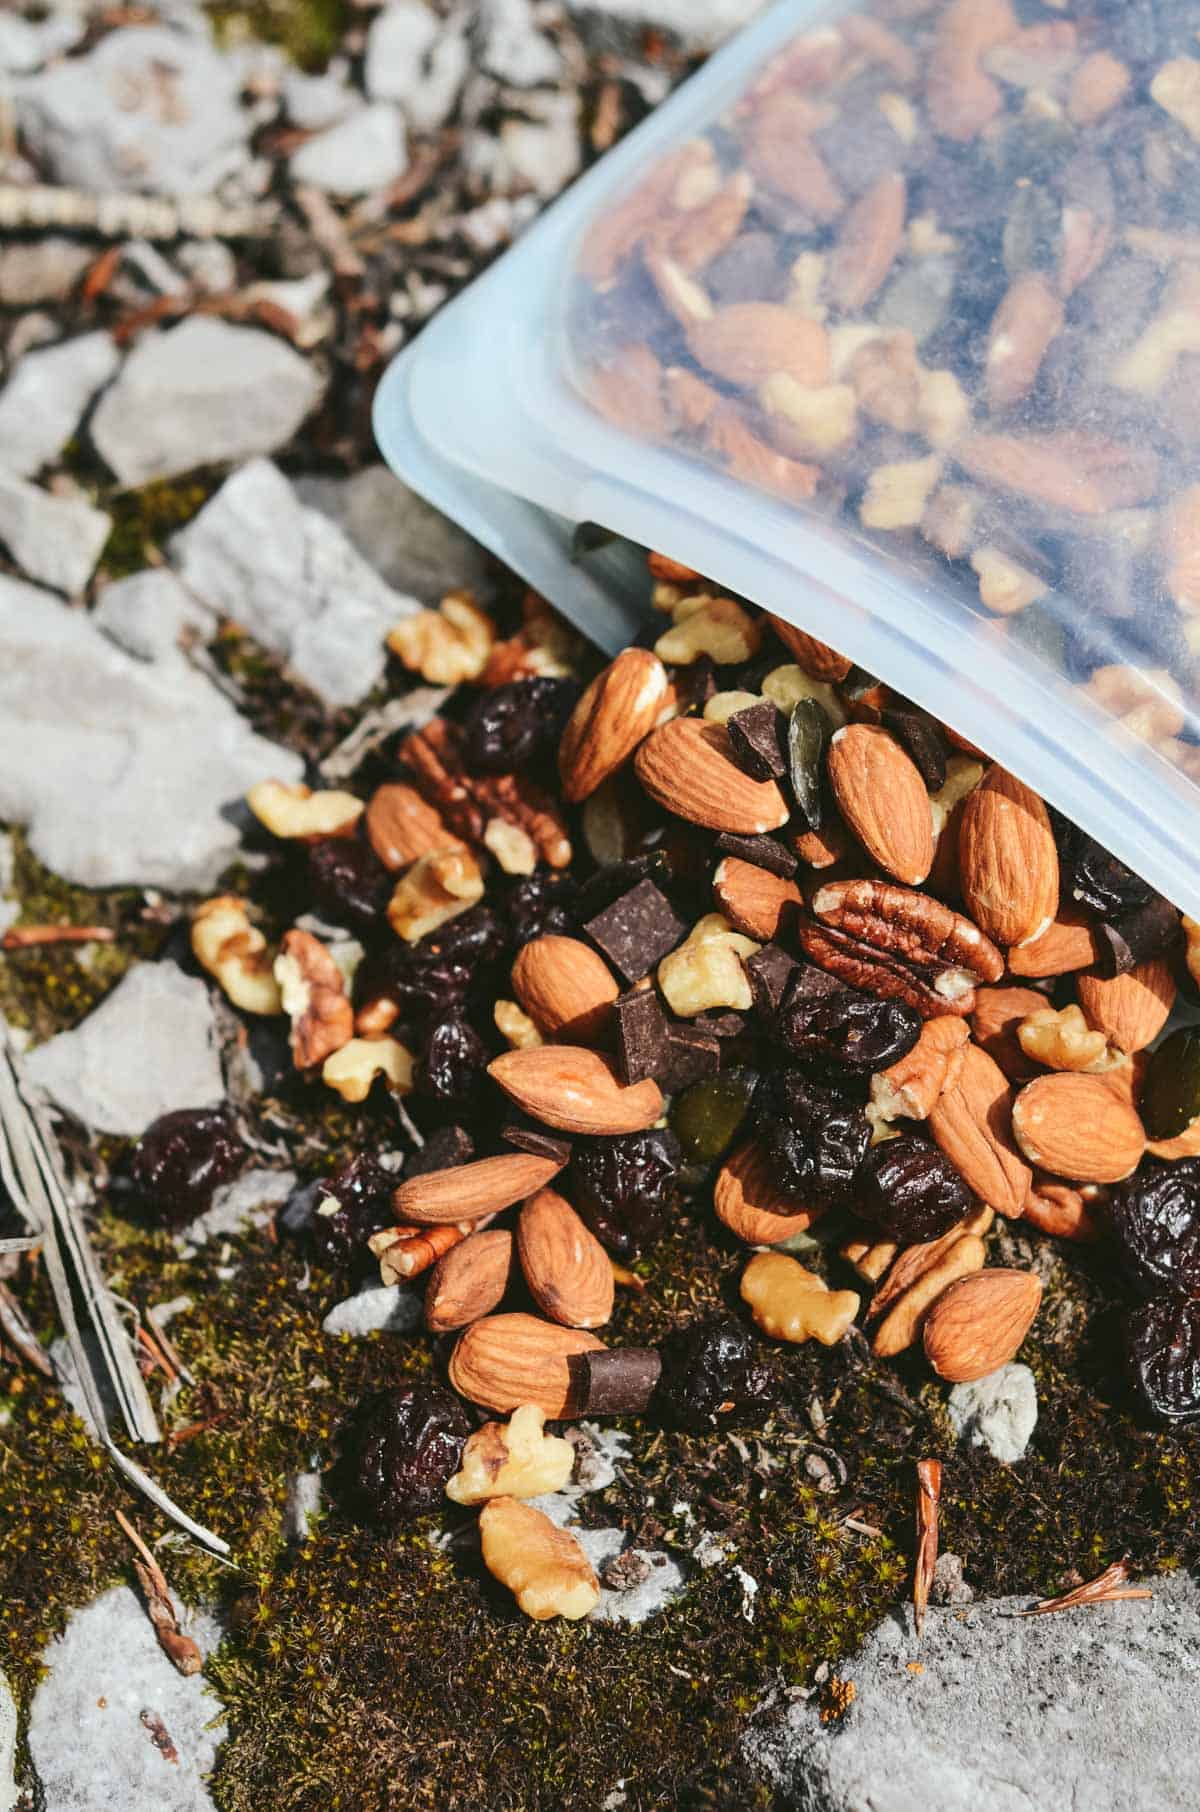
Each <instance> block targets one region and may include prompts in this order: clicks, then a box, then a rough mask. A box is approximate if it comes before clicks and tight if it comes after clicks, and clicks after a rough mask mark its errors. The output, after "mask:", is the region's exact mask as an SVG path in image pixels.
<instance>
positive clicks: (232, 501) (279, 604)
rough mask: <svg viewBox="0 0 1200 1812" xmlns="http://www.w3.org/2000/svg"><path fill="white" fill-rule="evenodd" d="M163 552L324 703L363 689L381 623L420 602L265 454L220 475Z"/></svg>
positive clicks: (346, 700) (376, 673) (342, 701)
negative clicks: (303, 497) (383, 574)
mask: <svg viewBox="0 0 1200 1812" xmlns="http://www.w3.org/2000/svg"><path fill="white" fill-rule="evenodd" d="M170 553H171V558H172V559H173V561H174V562H175V565H176V567H177V569H178V571H179V574H180V576H181V578H182V579H183V580H184V583H185V584H186V585H187V586H188V587H189V588H190V589H191V590H192V591H193V592H195V593H196V595H197V596H198V597H201V598H203V599H204V600H205V602H206V603H208V604H210V605H211V606H212V608H213V609H215V610H217V611H220V612H221V613H222V614H223V615H227V616H230V617H233V618H234V619H235V620H236V621H237V622H239V623H240V624H241V625H242V626H243V628H245V629H246V630H248V631H249V633H250V634H251V635H252V636H254V637H255V639H256V640H257V641H259V642H261V643H262V645H263V647H264V648H269V649H270V650H271V651H272V652H273V653H276V654H279V655H282V656H283V657H284V658H285V659H286V661H287V662H288V664H289V666H290V667H291V669H292V671H293V673H294V674H295V675H296V677H297V678H298V679H301V680H303V681H304V683H305V684H306V685H307V686H310V687H311V688H312V690H313V691H314V692H316V693H317V694H318V696H319V697H320V698H322V699H324V701H325V702H326V704H329V705H335V706H336V705H352V704H357V703H358V701H359V700H360V699H361V698H363V697H365V695H366V694H367V693H368V692H369V691H370V690H371V688H372V687H373V686H374V685H375V684H376V683H377V682H378V681H379V679H380V678H381V677H382V675H383V670H384V662H385V649H384V639H385V637H386V635H387V632H388V630H389V629H390V628H391V627H392V626H393V625H394V624H395V623H396V622H398V621H399V619H400V618H401V617H403V616H406V615H408V614H410V613H411V612H412V611H414V610H416V609H417V608H418V606H417V602H416V600H415V599H413V598H409V597H405V596H403V595H401V594H400V593H399V592H396V591H393V590H392V588H391V586H389V585H386V584H385V583H384V581H383V580H382V579H381V578H380V577H379V576H378V574H377V573H375V572H373V571H372V569H371V568H370V567H369V566H368V565H367V563H366V561H365V560H363V559H362V557H361V556H360V555H359V554H358V553H356V552H355V550H354V548H353V547H352V546H351V544H350V542H349V541H348V540H347V538H346V536H345V535H343V534H342V532H341V530H340V529H338V528H335V527H334V525H333V524H332V523H331V522H329V521H328V520H327V519H326V518H325V517H324V516H321V515H319V514H318V512H317V511H316V510H310V509H306V508H305V507H304V505H303V504H302V503H301V501H300V498H299V497H298V496H297V494H296V492H295V490H294V489H293V488H292V486H291V485H290V484H289V483H288V481H287V479H286V478H285V477H284V476H283V474H282V473H281V472H280V471H279V470H278V468H277V467H276V466H273V465H272V464H271V463H270V461H269V460H265V459H259V460H253V461H251V463H250V464H249V465H246V466H243V467H242V469H241V470H240V471H239V472H235V473H234V475H233V477H232V478H229V479H227V480H226V481H225V483H224V484H223V485H222V487H221V489H220V490H219V491H218V492H217V494H216V496H215V497H214V498H212V499H211V501H210V502H209V503H207V504H206V505H205V506H204V508H203V509H202V510H201V511H200V514H199V515H198V516H197V517H196V519H195V521H194V522H190V523H189V524H188V526H187V527H186V528H185V529H182V530H181V531H180V533H179V534H178V535H176V536H175V538H174V540H173V541H172V543H171V548H170Z"/></svg>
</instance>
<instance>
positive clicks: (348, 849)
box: [308, 837, 393, 937]
mask: <svg viewBox="0 0 1200 1812" xmlns="http://www.w3.org/2000/svg"><path fill="white" fill-rule="evenodd" d="M308 881H309V886H310V887H311V889H312V897H313V903H314V904H315V906H316V908H317V910H318V912H319V913H320V914H321V916H322V918H325V919H328V920H329V922H330V923H331V924H333V925H344V926H345V928H346V930H347V931H354V932H357V933H358V934H359V936H361V937H370V936H372V934H373V933H374V932H376V931H378V930H379V929H380V927H381V926H382V924H383V915H384V910H385V908H386V906H387V903H388V897H389V895H390V893H391V891H392V886H393V881H392V876H391V875H390V874H389V873H388V871H387V869H386V868H385V867H384V866H383V863H382V862H381V861H380V860H379V857H378V856H377V855H376V854H375V851H374V850H373V849H372V848H371V846H370V844H369V843H358V842H356V841H355V840H354V839H353V838H351V837H324V838H322V840H321V841H320V842H319V843H311V844H310V845H309V849H308Z"/></svg>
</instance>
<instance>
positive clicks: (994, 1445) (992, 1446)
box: [946, 1365, 1038, 1466]
mask: <svg viewBox="0 0 1200 1812" xmlns="http://www.w3.org/2000/svg"><path fill="white" fill-rule="evenodd" d="M946 1410H947V1413H948V1414H949V1417H950V1421H951V1423H952V1425H953V1428H954V1432H955V1434H956V1435H957V1436H958V1438H959V1440H960V1441H967V1442H969V1443H970V1445H971V1446H972V1447H986V1448H987V1450H988V1452H989V1453H991V1454H994V1455H995V1457H996V1459H998V1460H1003V1461H1004V1462H1005V1463H1006V1464H1007V1465H1010V1466H1011V1465H1013V1464H1014V1463H1015V1462H1016V1461H1017V1460H1019V1459H1021V1458H1022V1457H1023V1456H1024V1453H1025V1449H1026V1448H1027V1447H1028V1446H1029V1442H1030V1439H1031V1438H1032V1435H1033V1431H1034V1429H1035V1428H1036V1427H1037V1419H1038V1399H1037V1384H1036V1383H1035V1381H1034V1376H1033V1373H1032V1372H1031V1371H1030V1369H1029V1367H1028V1366H1027V1365H1002V1366H1001V1367H1000V1369H999V1371H995V1372H989V1374H988V1376H987V1377H986V1378H977V1379H976V1380H975V1382H974V1383H973V1384H956V1385H955V1386H954V1389H953V1390H952V1391H951V1392H950V1395H949V1397H948V1399H947V1401H946Z"/></svg>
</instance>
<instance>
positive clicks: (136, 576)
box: [92, 567, 216, 661]
mask: <svg viewBox="0 0 1200 1812" xmlns="http://www.w3.org/2000/svg"><path fill="white" fill-rule="evenodd" d="M92 621H93V622H94V623H96V624H98V625H99V627H100V628H101V629H102V630H103V631H104V633H105V635H106V636H109V637H111V639H112V640H113V641H114V642H116V643H117V644H118V646H119V647H121V648H123V649H124V650H125V652H126V653H127V654H132V655H133V656H134V657H135V658H136V659H137V660H139V661H165V660H170V659H172V658H173V657H174V656H175V655H177V654H178V652H179V643H180V638H181V636H182V635H183V634H184V632H185V631H188V630H192V631H195V632H196V633H197V634H198V635H211V633H212V632H213V630H214V629H215V628H216V618H215V617H214V616H213V613H212V612H211V611H210V610H206V609H205V607H204V606H203V605H202V604H200V603H198V602H197V600H196V599H195V598H193V597H192V595H191V593H190V592H189V591H187V590H186V588H185V587H184V586H182V585H181V584H180V583H179V580H178V579H177V578H176V577H175V575H174V573H171V572H168V571H167V570H166V569H165V568H164V567H148V568H147V569H146V571H145V572H142V573H130V575H129V577H128V578H127V579H115V580H114V581H113V582H112V584H111V585H106V586H105V587H104V589H103V590H102V591H101V593H100V596H99V598H98V599H97V600H96V603H95V605H94V607H93V609H92Z"/></svg>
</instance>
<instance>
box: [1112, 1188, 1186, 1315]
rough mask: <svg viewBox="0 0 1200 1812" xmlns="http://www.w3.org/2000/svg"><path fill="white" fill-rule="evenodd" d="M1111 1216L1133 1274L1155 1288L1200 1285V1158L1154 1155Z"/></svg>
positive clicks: (1116, 1199) (1118, 1196)
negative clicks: (1167, 1160) (1166, 1159)
mask: <svg viewBox="0 0 1200 1812" xmlns="http://www.w3.org/2000/svg"><path fill="white" fill-rule="evenodd" d="M1109 1216H1110V1219H1111V1222H1112V1228H1113V1232H1114V1233H1115V1234H1116V1237H1117V1244H1118V1246H1119V1247H1120V1250H1121V1256H1122V1257H1123V1259H1124V1261H1125V1264H1126V1265H1127V1267H1128V1269H1129V1273H1130V1275H1131V1276H1132V1277H1133V1278H1134V1279H1135V1280H1136V1281H1137V1282H1138V1283H1139V1284H1141V1285H1142V1286H1143V1288H1145V1289H1146V1290H1150V1291H1158V1290H1164V1289H1165V1290H1194V1291H1200V1158H1182V1159H1180V1160H1179V1161H1178V1162H1177V1163H1174V1164H1160V1163H1156V1162H1155V1161H1154V1160H1153V1159H1148V1160H1147V1161H1146V1163H1145V1164H1143V1165H1142V1166H1141V1168H1140V1169H1139V1170H1138V1171H1137V1173H1136V1175H1134V1176H1132V1177H1131V1178H1130V1179H1129V1181H1128V1182H1127V1183H1125V1184H1123V1185H1122V1186H1121V1188H1120V1189H1117V1190H1114V1192H1113V1195H1112V1199H1111V1201H1110V1203H1109Z"/></svg>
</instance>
